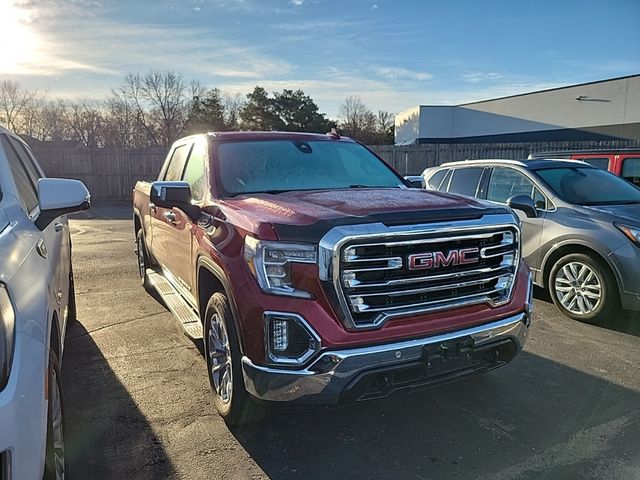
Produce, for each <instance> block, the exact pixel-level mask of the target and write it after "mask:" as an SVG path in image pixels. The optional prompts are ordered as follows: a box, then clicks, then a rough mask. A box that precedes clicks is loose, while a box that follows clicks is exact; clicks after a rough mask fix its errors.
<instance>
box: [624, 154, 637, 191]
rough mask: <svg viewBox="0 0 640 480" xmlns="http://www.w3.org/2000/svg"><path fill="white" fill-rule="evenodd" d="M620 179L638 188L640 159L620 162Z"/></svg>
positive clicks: (628, 159)
mask: <svg viewBox="0 0 640 480" xmlns="http://www.w3.org/2000/svg"><path fill="white" fill-rule="evenodd" d="M622 178H624V179H625V180H628V181H630V182H631V183H633V184H634V185H637V186H639V187H640V158H625V159H624V161H623V162H622Z"/></svg>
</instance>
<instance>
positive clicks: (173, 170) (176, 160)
mask: <svg viewBox="0 0 640 480" xmlns="http://www.w3.org/2000/svg"><path fill="white" fill-rule="evenodd" d="M190 148H191V143H186V144H184V145H180V146H179V147H176V148H175V150H174V151H173V154H172V155H171V160H169V165H168V166H167V171H166V173H165V174H164V180H165V181H174V180H180V178H181V177H182V172H183V171H184V164H185V163H186V161H187V157H188V156H189V149H190Z"/></svg>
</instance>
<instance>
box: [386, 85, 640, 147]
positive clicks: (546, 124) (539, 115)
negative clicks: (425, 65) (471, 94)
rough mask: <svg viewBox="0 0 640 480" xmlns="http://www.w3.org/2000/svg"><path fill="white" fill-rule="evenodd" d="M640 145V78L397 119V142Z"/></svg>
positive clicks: (424, 108)
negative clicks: (604, 142) (611, 142)
mask: <svg viewBox="0 0 640 480" xmlns="http://www.w3.org/2000/svg"><path fill="white" fill-rule="evenodd" d="M613 139H620V140H638V141H640V75H632V76H627V77H620V78H613V79H610V80H602V81H598V82H591V83H583V84H580V85H572V86H569V87H561V88H553V89H549V90H541V91H538V92H531V93H523V94H521V95H512V96H509V97H503V98H496V99H493V100H485V101H481V102H472V103H466V104H462V105H455V106H436V105H421V106H418V107H414V108H411V109H409V110H406V111H404V112H402V113H399V114H398V115H396V118H395V143H396V144H397V145H407V144H415V143H496V142H536V141H541V142H551V141H571V140H613Z"/></svg>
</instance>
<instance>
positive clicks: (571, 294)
mask: <svg viewBox="0 0 640 480" xmlns="http://www.w3.org/2000/svg"><path fill="white" fill-rule="evenodd" d="M549 293H550V294H551V298H552V299H553V303H555V304H556V306H557V307H558V309H559V310H560V311H561V312H562V313H564V314H565V315H566V316H567V317H569V318H572V319H574V320H579V321H581V322H586V323H600V322H603V321H605V320H607V318H608V317H610V316H612V315H614V314H616V313H617V312H618V310H619V309H620V302H619V300H618V295H617V282H616V280H615V278H614V276H613V274H612V273H611V271H610V270H609V268H608V267H607V266H605V265H603V264H602V263H601V261H598V260H596V259H593V258H591V257H589V256H587V255H584V254H582V253H572V254H569V255H566V256H564V257H562V258H561V259H559V260H558V261H557V262H556V263H555V265H554V266H553V268H552V269H551V275H550V276H549Z"/></svg>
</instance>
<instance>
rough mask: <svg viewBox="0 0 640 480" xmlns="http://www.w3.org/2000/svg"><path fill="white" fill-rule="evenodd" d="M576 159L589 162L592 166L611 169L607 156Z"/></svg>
mask: <svg viewBox="0 0 640 480" xmlns="http://www.w3.org/2000/svg"><path fill="white" fill-rule="evenodd" d="M576 160H582V161H583V162H585V163H588V164H589V165H591V166H592V167H596V168H599V169H600V170H608V169H609V159H608V158H607V157H604V158H601V157H598V158H595V157H594V158H576Z"/></svg>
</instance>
